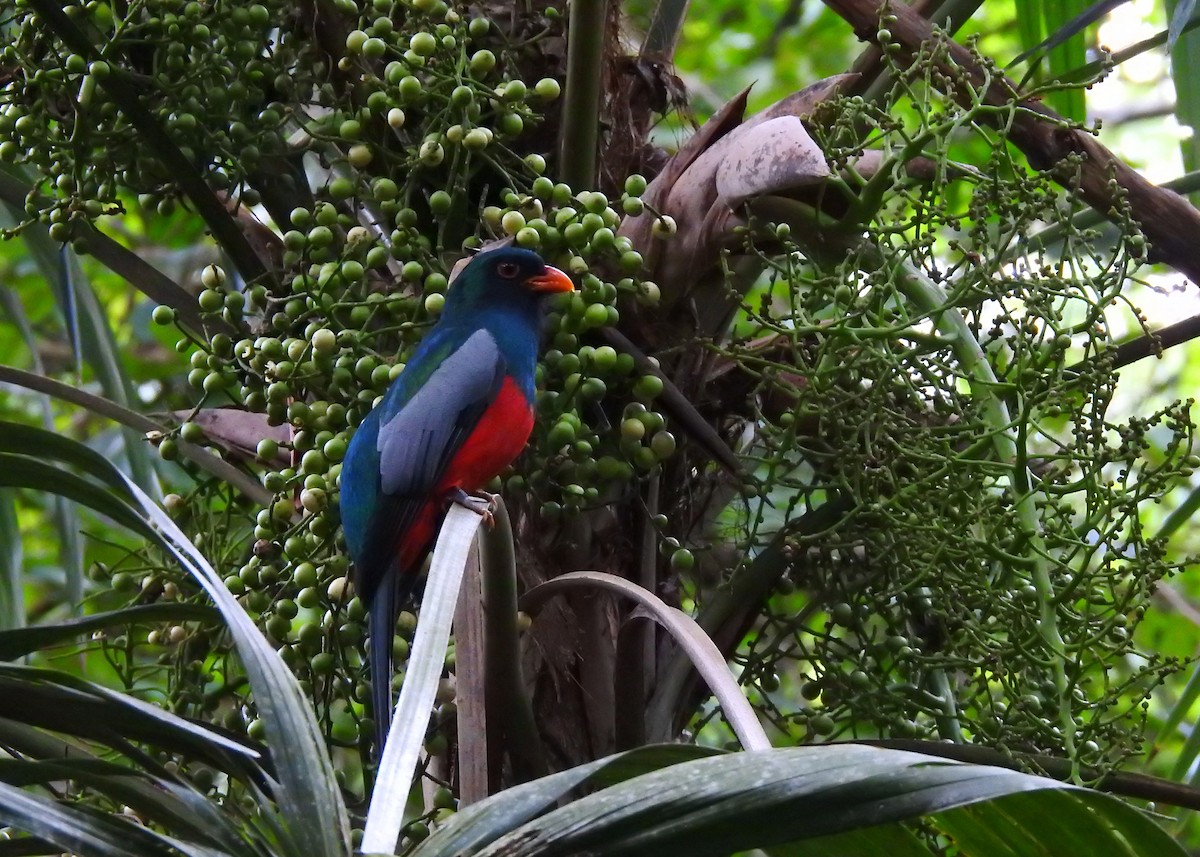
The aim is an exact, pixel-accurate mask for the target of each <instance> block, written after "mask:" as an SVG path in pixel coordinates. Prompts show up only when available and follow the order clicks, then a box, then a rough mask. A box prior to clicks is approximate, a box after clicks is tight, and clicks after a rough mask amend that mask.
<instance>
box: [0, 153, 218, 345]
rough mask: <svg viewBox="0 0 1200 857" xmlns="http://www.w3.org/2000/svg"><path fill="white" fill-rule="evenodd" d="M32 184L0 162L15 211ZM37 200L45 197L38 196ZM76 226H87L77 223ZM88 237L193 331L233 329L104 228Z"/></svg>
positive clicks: (92, 250) (0, 177)
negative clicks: (204, 315) (206, 316)
mask: <svg viewBox="0 0 1200 857" xmlns="http://www.w3.org/2000/svg"><path fill="white" fill-rule="evenodd" d="M31 190H32V184H31V183H30V181H29V178H28V176H26V175H25V172H24V171H23V170H22V169H21V168H20V167H19V166H17V165H15V164H6V163H0V202H3V203H5V204H6V205H7V206H9V207H10V208H12V209H13V210H15V211H18V212H19V211H20V210H21V209H22V208H24V206H25V200H26V197H28V196H29V194H30V192H31ZM35 199H37V202H38V204H41V202H42V200H41V199H40V198H36V197H35ZM76 228H84V227H79V226H77V227H76ZM85 237H86V239H87V242H88V247H89V255H90V256H91V257H92V258H93V259H95V260H96V261H97V262H99V263H100V264H101V265H104V266H105V267H106V268H108V269H109V270H110V271H112V272H113V273H114V274H116V275H117V276H119V277H123V278H124V279H125V281H126V282H128V283H129V284H130V285H131V286H133V287H134V288H136V289H137V290H138V291H140V292H141V293H142V294H144V295H145V296H146V297H148V298H150V300H152V301H154V302H155V303H158V304H163V305H164V306H169V307H171V309H173V310H175V313H176V316H177V317H178V319H179V321H180V323H181V324H182V325H183V326H184V327H185V328H187V329H188V330H190V331H191V332H193V333H197V334H199V333H202V332H203V331H204V329H205V327H206V326H207V327H208V328H210V329H212V330H214V331H216V330H219V331H221V332H224V333H233V332H234V327H233V326H232V325H230V324H227V323H226V322H224V321H222V320H220V319H212V320H210V321H209V322H208V323H207V325H206V324H205V322H204V321H202V320H201V317H200V307H199V305H198V304H197V302H196V296H195V295H193V294H192V293H191V292H189V291H188V290H187V289H185V288H183V287H182V286H180V285H179V284H178V283H176V282H175V281H174V280H172V279H171V278H170V277H168V276H167V275H166V274H164V273H162V271H159V270H158V269H157V268H155V267H154V266H153V265H151V264H150V263H149V262H147V261H146V260H145V259H143V258H142V257H141V256H139V255H137V254H136V253H134V252H133V251H132V250H129V249H128V248H126V247H124V246H122V245H121V244H118V243H117V242H116V241H114V240H113V239H112V238H109V237H108V236H107V235H105V234H104V233H103V232H100V231H99V230H97V229H95V228H90V229H89V230H88V231H87V232H86V233H85Z"/></svg>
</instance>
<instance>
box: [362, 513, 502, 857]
mask: <svg viewBox="0 0 1200 857" xmlns="http://www.w3.org/2000/svg"><path fill="white" fill-rule="evenodd" d="M480 520H481V518H480V516H479V515H478V514H477V513H475V512H473V511H471V510H469V509H466V508H464V507H462V506H459V505H457V504H456V505H452V506H451V507H450V511H449V513H448V514H447V515H446V522H445V523H444V524H442V530H441V532H440V533H439V535H438V540H437V545H436V546H435V548H434V552H433V561H432V563H431V564H430V568H429V577H428V580H427V582H426V584H425V596H424V598H423V599H422V601H421V621H420V622H418V623H417V632H416V636H415V637H414V638H413V645H412V651H411V652H410V654H409V658H408V670H407V671H406V672H405V675H404V684H403V685H401V687H400V699H399V700H398V701H397V703H396V713H395V716H394V717H393V718H392V728H391V732H389V733H388V739H387V742H386V744H385V745H384V750H383V757H382V758H381V759H380V760H379V774H378V777H377V778H376V780H375V789H374V791H373V792H372V793H371V805H370V807H369V808H368V810H367V824H366V829H365V830H364V831H363V839H362V850H363V852H364V853H367V854H371V853H379V854H385V853H386V854H392V853H394V851H395V849H396V842H397V841H398V840H399V839H400V828H401V827H402V826H403V824H404V806H405V804H406V803H407V801H408V791H409V788H410V787H411V785H412V778H413V770H414V768H415V767H416V764H417V757H418V755H419V753H420V750H421V745H422V744H423V743H424V742H425V729H426V727H427V726H428V725H429V716H430V714H431V713H432V710H433V700H434V696H435V695H436V694H437V685H438V681H439V680H440V679H441V677H442V666H443V664H444V663H445V660H446V646H447V644H448V643H449V640H450V626H451V623H452V622H453V621H454V608H455V605H457V603H458V592H459V589H460V588H461V586H462V577H463V570H464V569H465V568H466V564H467V554H468V553H469V552H470V549H471V542H472V540H473V539H474V538H475V531H476V530H477V529H479V522H480Z"/></svg>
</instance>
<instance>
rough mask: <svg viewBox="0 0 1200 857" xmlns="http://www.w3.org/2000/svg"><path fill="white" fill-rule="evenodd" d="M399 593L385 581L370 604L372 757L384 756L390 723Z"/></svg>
mask: <svg viewBox="0 0 1200 857" xmlns="http://www.w3.org/2000/svg"><path fill="white" fill-rule="evenodd" d="M397 596H398V593H397V592H396V587H395V585H394V583H393V582H392V581H385V582H384V585H383V586H381V587H379V591H378V592H376V593H375V598H374V600H373V601H372V603H371V619H370V629H369V630H370V632H371V650H370V654H369V658H370V662H371V664H370V666H371V708H372V711H371V716H372V717H373V718H374V720H375V758H376V760H378V759H382V758H383V743H384V741H386V740H387V734H388V730H389V729H390V728H391V725H392V638H393V636H394V635H395V633H396V615H397V608H396V604H397V601H398V598H397Z"/></svg>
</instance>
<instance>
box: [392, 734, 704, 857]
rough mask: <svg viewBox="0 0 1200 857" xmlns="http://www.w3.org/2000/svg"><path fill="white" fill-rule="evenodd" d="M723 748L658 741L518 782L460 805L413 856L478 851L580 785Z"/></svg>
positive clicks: (617, 780)
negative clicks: (463, 807) (715, 748)
mask: <svg viewBox="0 0 1200 857" xmlns="http://www.w3.org/2000/svg"><path fill="white" fill-rule="evenodd" d="M720 752H721V751H719V750H713V749H709V748H706V747H697V746H694V745H689V744H654V745H650V746H647V747H639V748H637V749H636V750H628V751H626V752H624V753H618V754H616V755H613V756H608V757H606V758H603V759H597V760H596V761H594V762H589V763H587V764H585V765H579V766H578V767H575V768H571V769H570V770H567V771H562V772H560V773H557V774H551V775H550V776H548V777H542V778H540V779H537V780H534V781H532V782H529V783H524V784H523V785H519V786H515V787H513V788H510V789H507V790H505V791H503V792H500V793H499V794H495V795H492V796H491V797H489V798H487V799H486V800H482V801H480V802H479V803H476V804H472V805H471V806H468V807H467V808H465V809H463V810H460V811H459V812H458V813H457V814H456V815H455V816H454V818H453V819H452V821H451V822H450V823H449V824H447V825H446V826H445V827H443V828H441V829H439V830H438V831H437V832H436V833H435V834H433V836H431V837H429V838H428V839H426V840H425V841H424V842H422V843H421V844H420V845H418V846H417V848H416V850H414V851H413V852H412V853H411V854H410V855H409V857H433V855H443V854H445V855H451V854H456V855H457V854H464V855H465V854H474V853H476V852H477V851H478V850H479V849H480V848H483V847H485V846H486V845H488V844H489V843H491V842H492V841H494V840H495V839H497V838H498V837H500V836H502V835H504V834H505V833H508V832H509V831H511V830H514V829H515V828H517V827H518V826H519V825H522V824H524V823H525V822H527V821H530V820H531V819H534V818H537V817H538V816H539V815H541V814H542V813H543V812H545V811H546V810H547V809H550V808H551V807H553V806H554V805H555V804H556V803H558V801H559V800H560V799H562V798H563V797H564V796H566V795H568V794H570V793H571V792H573V791H575V790H576V789H578V788H580V787H582V786H585V785H592V784H603V785H609V786H611V785H613V784H616V783H621V782H624V781H625V780H628V779H630V778H632V777H635V776H638V775H640V774H643V773H646V772H648V771H656V770H659V769H661V768H669V767H671V766H673V765H677V764H679V763H681V762H686V761H691V760H694V759H698V758H707V757H709V756H712V755H714V754H717V753H720Z"/></svg>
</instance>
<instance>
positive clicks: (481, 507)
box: [450, 488, 498, 529]
mask: <svg viewBox="0 0 1200 857" xmlns="http://www.w3.org/2000/svg"><path fill="white" fill-rule="evenodd" d="M497 499H498V498H497V495H495V494H489V493H487V492H486V491H481V492H479V494H468V493H467V492H466V491H464V490H462V489H461V488H455V489H454V490H453V491H451V492H450V502H451V503H455V504H457V505H459V506H462V507H463V508H464V509H470V510H471V511H472V512H474V513H475V514H477V515H479V517H481V518H483V523H484V524H486V525H487V527H488V529H491V528H492V527H495V526H496V516H495V514H494V513H495V511H496V503H497Z"/></svg>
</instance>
